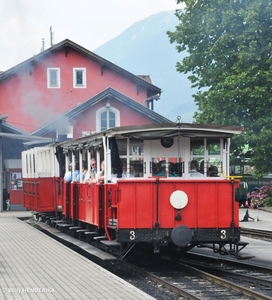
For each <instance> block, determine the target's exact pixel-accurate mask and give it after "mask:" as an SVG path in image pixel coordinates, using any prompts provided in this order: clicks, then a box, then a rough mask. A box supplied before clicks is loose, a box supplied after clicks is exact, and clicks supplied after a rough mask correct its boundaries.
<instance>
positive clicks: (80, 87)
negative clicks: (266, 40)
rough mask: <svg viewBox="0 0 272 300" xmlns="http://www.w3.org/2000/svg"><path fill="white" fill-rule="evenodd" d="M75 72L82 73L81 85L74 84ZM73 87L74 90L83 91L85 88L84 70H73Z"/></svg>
mask: <svg viewBox="0 0 272 300" xmlns="http://www.w3.org/2000/svg"><path fill="white" fill-rule="evenodd" d="M77 71H81V72H82V81H83V83H82V84H77V83H76V73H77ZM73 87H74V88H75V89H85V88H86V87H87V82H86V68H73Z"/></svg>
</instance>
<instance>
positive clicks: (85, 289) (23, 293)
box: [0, 211, 155, 300]
mask: <svg viewBox="0 0 272 300" xmlns="http://www.w3.org/2000/svg"><path fill="white" fill-rule="evenodd" d="M31 216H32V213H31V212H28V211H17V212H16V211H4V212H0V299H92V300H93V299H111V300H113V299H116V300H117V299H118V300H119V299H124V300H126V299H155V298H153V297H151V296H149V295H148V294H146V293H144V292H142V291H141V290H139V289H137V288H136V287H134V286H133V285H131V284H129V283H127V282H126V281H124V280H122V279H120V278H119V277H117V276H115V275H114V274H112V273H110V272H108V271H107V270H105V269H103V268H102V267H100V266H99V265H97V264H95V263H93V262H92V261H90V260H88V259H87V258H85V257H83V256H81V255H79V254H78V253H76V252H75V251H73V250H71V249H69V248H67V247H66V246H64V245H62V244H61V243H59V242H57V241H55V240H54V239H52V238H50V237H49V236H47V235H46V234H44V233H42V232H41V231H39V230H37V229H35V228H34V227H31V226H30V225H28V224H27V223H26V222H24V221H22V220H20V219H18V218H27V217H29V218H30V217H31Z"/></svg>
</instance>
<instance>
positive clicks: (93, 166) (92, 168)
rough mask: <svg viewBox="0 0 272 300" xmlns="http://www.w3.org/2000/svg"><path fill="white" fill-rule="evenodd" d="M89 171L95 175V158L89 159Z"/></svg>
mask: <svg viewBox="0 0 272 300" xmlns="http://www.w3.org/2000/svg"><path fill="white" fill-rule="evenodd" d="M91 171H92V172H93V174H94V175H96V173H97V170H96V160H95V159H94V158H92V159H91Z"/></svg>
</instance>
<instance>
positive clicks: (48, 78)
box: [47, 68, 60, 89]
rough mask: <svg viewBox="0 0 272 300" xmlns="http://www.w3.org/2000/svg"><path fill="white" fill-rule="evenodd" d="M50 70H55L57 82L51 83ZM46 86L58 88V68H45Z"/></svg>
mask: <svg viewBox="0 0 272 300" xmlns="http://www.w3.org/2000/svg"><path fill="white" fill-rule="evenodd" d="M50 71H56V72H57V78H56V79H57V83H56V84H53V85H51V83H50V82H51V80H50V79H51V78H50V74H51V72H50ZM47 88H49V89H59V88H60V68H47Z"/></svg>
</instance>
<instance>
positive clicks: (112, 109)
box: [96, 107, 120, 132]
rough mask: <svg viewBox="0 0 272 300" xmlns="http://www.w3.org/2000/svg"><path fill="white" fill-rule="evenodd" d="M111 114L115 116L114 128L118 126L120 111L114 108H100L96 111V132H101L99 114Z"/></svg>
mask: <svg viewBox="0 0 272 300" xmlns="http://www.w3.org/2000/svg"><path fill="white" fill-rule="evenodd" d="M105 111H106V112H113V113H114V114H115V127H119V126H120V111H119V110H118V109H116V108H114V107H110V108H107V107H101V108H99V109H98V110H97V111H96V131H97V132H99V131H101V114H102V113H103V112H105Z"/></svg>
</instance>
